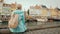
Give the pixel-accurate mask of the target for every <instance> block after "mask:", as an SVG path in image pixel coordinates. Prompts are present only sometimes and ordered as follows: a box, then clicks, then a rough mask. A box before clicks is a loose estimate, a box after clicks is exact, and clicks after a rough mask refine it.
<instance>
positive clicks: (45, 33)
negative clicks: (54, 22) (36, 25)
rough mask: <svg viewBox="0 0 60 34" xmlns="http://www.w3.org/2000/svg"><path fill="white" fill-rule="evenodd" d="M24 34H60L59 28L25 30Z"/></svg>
mask: <svg viewBox="0 0 60 34" xmlns="http://www.w3.org/2000/svg"><path fill="white" fill-rule="evenodd" d="M26 34H60V28H50V29H42V30H35V31H29V32H26Z"/></svg>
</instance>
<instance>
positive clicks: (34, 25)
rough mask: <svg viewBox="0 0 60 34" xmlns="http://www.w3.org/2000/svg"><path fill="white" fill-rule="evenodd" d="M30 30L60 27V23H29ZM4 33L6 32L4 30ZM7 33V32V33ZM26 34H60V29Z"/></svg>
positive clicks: (38, 30)
mask: <svg viewBox="0 0 60 34" xmlns="http://www.w3.org/2000/svg"><path fill="white" fill-rule="evenodd" d="M27 25H28V26H27V27H28V29H36V28H41V27H42V28H43V27H44V28H46V27H52V26H60V22H45V23H44V22H37V23H36V22H31V23H27ZM3 31H4V30H3ZM6 32H7V31H6ZM25 34H60V27H56V28H46V29H37V30H32V31H31V30H30V31H27V32H26V33H25Z"/></svg>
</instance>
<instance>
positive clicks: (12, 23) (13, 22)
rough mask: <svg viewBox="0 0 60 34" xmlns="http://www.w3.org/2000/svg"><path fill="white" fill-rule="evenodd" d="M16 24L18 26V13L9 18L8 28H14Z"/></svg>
mask: <svg viewBox="0 0 60 34" xmlns="http://www.w3.org/2000/svg"><path fill="white" fill-rule="evenodd" d="M17 26H18V14H15V15H13V16H12V17H11V19H10V20H9V22H8V27H9V28H16V27H17Z"/></svg>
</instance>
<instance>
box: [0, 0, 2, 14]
mask: <svg viewBox="0 0 60 34" xmlns="http://www.w3.org/2000/svg"><path fill="white" fill-rule="evenodd" d="M2 7H3V0H0V14H1V12H2Z"/></svg>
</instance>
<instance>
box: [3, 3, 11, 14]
mask: <svg viewBox="0 0 60 34" xmlns="http://www.w3.org/2000/svg"><path fill="white" fill-rule="evenodd" d="M10 5H11V4H5V3H4V4H3V11H2V12H3V13H4V14H10V13H11V10H10V8H11V6H10Z"/></svg>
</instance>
